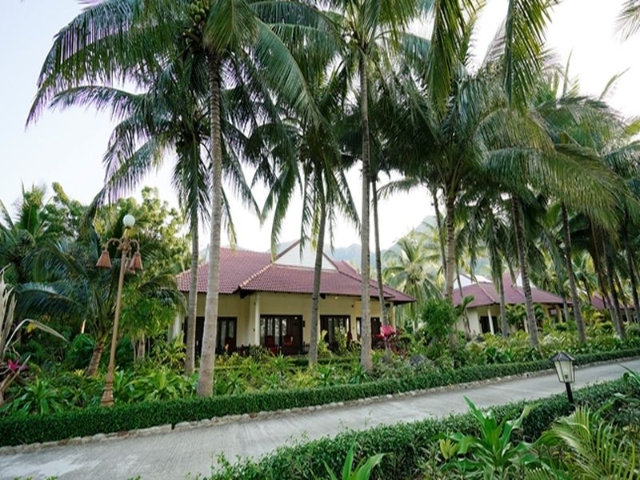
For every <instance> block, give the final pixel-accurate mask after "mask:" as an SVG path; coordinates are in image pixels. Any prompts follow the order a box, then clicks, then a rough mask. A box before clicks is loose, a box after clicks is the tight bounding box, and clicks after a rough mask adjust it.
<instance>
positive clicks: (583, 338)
mask: <svg viewBox="0 0 640 480" xmlns="http://www.w3.org/2000/svg"><path fill="white" fill-rule="evenodd" d="M561 210H562V230H563V232H564V257H565V262H566V264H567V275H568V277H569V289H570V290H571V303H573V315H574V317H575V319H576V326H577V327H578V340H579V341H580V343H583V344H584V343H587V335H586V334H585V329H584V320H583V318H582V311H581V309H580V297H578V288H577V287H576V277H575V275H574V273H573V262H572V260H571V231H570V229H569V212H567V206H566V205H565V204H564V202H562V205H561Z"/></svg>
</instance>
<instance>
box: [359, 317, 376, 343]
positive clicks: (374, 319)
mask: <svg viewBox="0 0 640 480" xmlns="http://www.w3.org/2000/svg"><path fill="white" fill-rule="evenodd" d="M381 325H382V324H381V322H380V317H371V341H372V342H373V340H374V339H375V336H376V335H380V327H381ZM361 328H362V317H356V334H357V335H358V340H360V337H361V336H362V334H361V333H360V332H361V331H362V330H361Z"/></svg>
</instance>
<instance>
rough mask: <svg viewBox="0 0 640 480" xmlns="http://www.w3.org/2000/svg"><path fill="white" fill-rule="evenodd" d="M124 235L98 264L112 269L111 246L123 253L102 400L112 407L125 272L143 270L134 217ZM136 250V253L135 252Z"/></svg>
mask: <svg viewBox="0 0 640 480" xmlns="http://www.w3.org/2000/svg"><path fill="white" fill-rule="evenodd" d="M122 223H123V224H124V233H123V234H122V237H121V238H110V239H109V240H107V243H105V245H104V249H103V250H102V254H101V255H100V258H99V259H98V263H96V267H98V268H111V259H110V258H109V251H108V248H109V245H115V246H116V249H117V250H119V251H120V252H122V254H121V257H120V276H119V278H118V293H117V295H116V313H115V317H114V319H113V332H112V333H111V352H110V354H109V367H108V368H107V378H106V380H105V385H104V393H103V394H102V399H101V400H100V405H101V406H103V407H110V406H112V405H113V370H114V368H115V364H116V345H117V337H118V321H119V320H120V307H121V304H122V285H123V283H124V274H125V272H132V273H133V272H136V271H138V270H142V257H141V255H140V244H139V243H138V241H137V240H132V239H130V238H129V229H130V228H131V227H133V225H134V224H135V223H136V219H135V218H134V217H133V215H130V214H127V215H125V216H124V218H123V219H122ZM134 249H135V253H134V254H133V256H131V253H133V250H134Z"/></svg>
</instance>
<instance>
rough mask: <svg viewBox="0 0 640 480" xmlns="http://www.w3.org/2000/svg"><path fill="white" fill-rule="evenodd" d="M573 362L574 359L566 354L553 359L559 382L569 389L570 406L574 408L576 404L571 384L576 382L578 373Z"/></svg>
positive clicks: (556, 355)
mask: <svg viewBox="0 0 640 480" xmlns="http://www.w3.org/2000/svg"><path fill="white" fill-rule="evenodd" d="M573 360H574V358H573V357H572V356H571V355H569V354H567V353H565V352H558V353H556V354H555V355H554V356H553V357H552V358H551V361H552V362H553V364H554V365H555V367H556V374H557V375H558V381H559V382H560V383H564V384H565V386H566V387H567V397H568V398H569V404H570V405H572V406H573V405H574V402H573V392H572V391H571V384H572V383H573V382H574V381H575V380H576V371H575V368H574V366H573Z"/></svg>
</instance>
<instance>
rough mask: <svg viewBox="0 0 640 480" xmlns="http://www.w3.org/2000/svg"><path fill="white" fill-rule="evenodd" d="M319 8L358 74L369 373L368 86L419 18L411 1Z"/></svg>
mask: <svg viewBox="0 0 640 480" xmlns="http://www.w3.org/2000/svg"><path fill="white" fill-rule="evenodd" d="M320 3H321V5H324V6H326V7H327V8H329V9H332V10H333V12H331V16H332V18H333V19H334V21H335V25H336V29H337V31H338V32H339V33H340V35H341V36H342V38H344V39H345V45H344V49H343V51H342V52H341V54H342V55H343V57H342V58H341V59H340V61H341V62H342V65H341V68H344V69H346V71H347V72H349V74H353V73H355V72H357V78H358V79H359V84H358V87H357V88H356V91H357V97H358V102H359V108H360V113H361V122H362V149H361V150H362V158H361V160H362V174H361V175H362V204H361V205H362V206H361V211H360V221H361V225H360V243H361V245H362V256H361V259H360V269H361V278H362V296H361V303H362V312H361V318H362V320H361V322H362V323H361V337H362V352H361V359H360V361H361V364H362V366H363V368H364V369H365V370H371V369H372V368H373V363H372V357H371V323H370V309H369V300H370V297H369V277H370V258H369V257H370V241H369V237H370V231H369V230H370V219H369V217H370V210H369V206H370V202H371V200H370V188H371V145H370V143H371V137H370V127H369V97H370V93H369V87H370V81H371V76H372V75H373V74H374V72H375V71H376V70H377V66H378V64H377V60H378V59H379V58H380V57H381V56H382V54H383V51H384V49H387V48H390V47H391V46H392V41H393V40H394V39H395V37H396V36H397V34H398V32H399V31H400V29H401V28H403V27H405V26H407V25H408V24H409V22H410V21H411V20H412V19H413V18H414V17H415V15H416V14H417V13H418V10H417V7H418V4H417V2H415V1H414V0H366V1H365V0H325V1H323V2H320ZM381 302H384V300H381Z"/></svg>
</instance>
